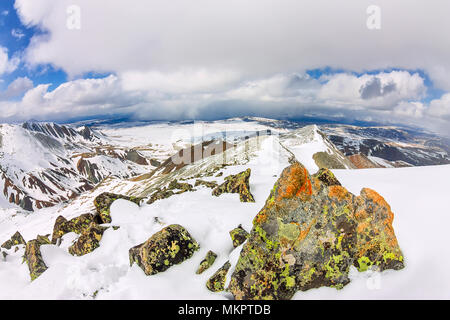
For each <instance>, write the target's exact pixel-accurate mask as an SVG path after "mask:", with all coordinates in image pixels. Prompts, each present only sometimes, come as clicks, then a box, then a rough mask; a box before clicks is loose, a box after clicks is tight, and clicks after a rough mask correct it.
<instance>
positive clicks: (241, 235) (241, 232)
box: [230, 225, 249, 248]
mask: <svg viewBox="0 0 450 320" xmlns="http://www.w3.org/2000/svg"><path fill="white" fill-rule="evenodd" d="M248 236H249V233H248V232H247V231H245V229H244V228H242V225H239V227H237V228H235V229H233V230H231V231H230V237H231V240H232V241H233V247H235V248H237V247H239V246H240V245H241V244H243V243H244V242H245V241H247V239H248Z"/></svg>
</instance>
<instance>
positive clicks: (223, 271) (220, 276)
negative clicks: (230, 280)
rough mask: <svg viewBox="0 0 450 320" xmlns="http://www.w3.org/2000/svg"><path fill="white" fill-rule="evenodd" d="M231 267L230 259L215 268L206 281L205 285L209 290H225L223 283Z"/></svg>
mask: <svg viewBox="0 0 450 320" xmlns="http://www.w3.org/2000/svg"><path fill="white" fill-rule="evenodd" d="M230 268H231V263H230V261H227V262H225V264H224V265H223V266H222V267H220V269H219V270H217V271H216V272H215V273H214V274H213V275H212V277H211V278H209V279H208V281H207V282H206V287H207V288H208V290H209V291H212V292H220V291H224V290H225V283H226V282H227V274H228V271H229V270H230Z"/></svg>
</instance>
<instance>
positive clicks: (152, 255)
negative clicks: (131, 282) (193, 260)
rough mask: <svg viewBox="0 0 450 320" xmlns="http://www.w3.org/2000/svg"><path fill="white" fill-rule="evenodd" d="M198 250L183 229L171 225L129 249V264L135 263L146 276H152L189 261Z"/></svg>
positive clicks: (196, 244)
mask: <svg viewBox="0 0 450 320" xmlns="http://www.w3.org/2000/svg"><path fill="white" fill-rule="evenodd" d="M199 248H200V246H199V244H198V243H197V241H195V239H194V238H192V237H191V235H190V234H189V232H188V231H187V230H186V229H185V228H184V227H182V226H180V225H177V224H173V225H170V226H168V227H166V228H164V229H162V230H161V231H159V232H157V233H155V234H154V235H153V236H151V237H150V239H148V240H147V241H145V242H144V243H142V244H140V245H137V246H135V247H133V248H131V249H130V251H129V256H130V264H131V265H132V264H133V263H136V264H137V265H138V266H139V267H141V269H142V270H143V271H144V272H145V274H146V275H153V274H156V273H158V272H163V271H166V270H167V269H168V268H170V267H171V266H173V265H175V264H180V263H182V262H183V261H185V260H187V259H189V258H190V257H192V255H193V254H194V252H195V251H197V250H198V249H199Z"/></svg>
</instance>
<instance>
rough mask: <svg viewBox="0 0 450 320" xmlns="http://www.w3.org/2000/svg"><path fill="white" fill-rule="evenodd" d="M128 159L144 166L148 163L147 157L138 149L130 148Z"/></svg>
mask: <svg viewBox="0 0 450 320" xmlns="http://www.w3.org/2000/svg"><path fill="white" fill-rule="evenodd" d="M126 159H127V160H129V161H131V162H134V163H137V164H139V165H142V166H146V165H148V162H147V159H145V158H144V157H143V156H141V154H140V153H139V152H137V151H136V150H129V151H128V152H127V154H126Z"/></svg>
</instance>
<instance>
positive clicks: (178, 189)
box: [147, 179, 195, 204]
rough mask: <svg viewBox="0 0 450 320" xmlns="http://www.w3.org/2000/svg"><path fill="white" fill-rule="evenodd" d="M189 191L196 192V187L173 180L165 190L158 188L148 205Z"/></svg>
mask: <svg viewBox="0 0 450 320" xmlns="http://www.w3.org/2000/svg"><path fill="white" fill-rule="evenodd" d="M188 191H195V189H194V187H193V186H192V185H191V184H189V183H180V182H178V181H177V180H176V179H175V180H172V181H171V182H170V183H169V185H168V186H167V187H165V188H162V189H161V188H157V189H156V191H155V192H153V193H152V194H151V196H150V198H149V199H148V201H147V204H152V203H153V202H155V201H157V200H161V199H167V198H169V197H171V196H173V195H175V194H182V193H185V192H188Z"/></svg>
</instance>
